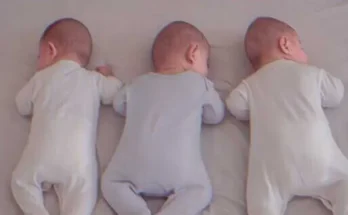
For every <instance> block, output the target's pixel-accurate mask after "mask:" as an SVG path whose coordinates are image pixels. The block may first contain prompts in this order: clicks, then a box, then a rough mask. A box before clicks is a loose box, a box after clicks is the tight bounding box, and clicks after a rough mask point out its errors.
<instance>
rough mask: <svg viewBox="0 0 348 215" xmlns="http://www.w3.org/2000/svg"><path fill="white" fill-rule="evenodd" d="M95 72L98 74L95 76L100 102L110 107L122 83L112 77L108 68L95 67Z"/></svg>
mask: <svg viewBox="0 0 348 215" xmlns="http://www.w3.org/2000/svg"><path fill="white" fill-rule="evenodd" d="M96 71H97V72H98V73H99V74H97V85H98V89H99V95H100V97H101V102H102V104H104V105H110V104H112V102H113V100H114V98H115V95H116V93H117V92H118V91H119V89H120V88H121V86H122V82H121V81H120V80H118V79H117V78H116V77H114V76H113V74H112V70H111V67H109V66H100V67H97V68H96Z"/></svg>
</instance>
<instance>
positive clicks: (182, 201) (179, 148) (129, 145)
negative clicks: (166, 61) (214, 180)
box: [102, 72, 224, 215]
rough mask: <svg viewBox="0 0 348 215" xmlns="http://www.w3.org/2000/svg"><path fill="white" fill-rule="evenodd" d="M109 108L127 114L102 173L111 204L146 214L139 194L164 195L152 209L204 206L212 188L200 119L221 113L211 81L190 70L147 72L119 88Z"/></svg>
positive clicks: (123, 211) (124, 213)
mask: <svg viewBox="0 0 348 215" xmlns="http://www.w3.org/2000/svg"><path fill="white" fill-rule="evenodd" d="M114 108H115V110H116V111H117V112H119V113H120V114H123V115H126V124H125V128H124V131H123V134H122V138H121V141H120V144H119V145H118V147H117V149H116V151H115V154H114V156H113V157H112V159H111V162H110V163H109V165H108V167H107V169H106V171H105V173H104V175H103V177H102V192H103V194H104V197H105V199H106V200H107V201H108V203H109V204H110V205H111V206H112V207H113V209H114V210H115V211H116V212H117V213H118V214H119V215H151V212H150V210H149V209H148V207H147V205H146V203H145V201H144V200H143V199H142V197H141V196H142V195H144V196H161V197H169V198H168V200H167V202H166V203H165V204H164V206H163V207H162V209H161V210H160V212H159V213H158V214H157V215H179V214H180V215H197V214H198V213H199V212H201V211H202V210H203V209H204V208H205V207H206V206H208V204H209V202H210V200H211V196H212V190H211V185H210V181H209V178H208V175H207V173H206V169H205V167H204V164H203V161H202V156H201V148H200V133H201V123H202V120H203V122H205V123H208V124H217V123H219V122H220V121H221V120H222V119H223V117H224V104H223V102H222V101H221V99H220V97H219V95H218V93H217V92H216V91H215V89H214V87H213V84H212V83H211V82H210V81H209V80H208V79H207V78H205V77H203V76H202V75H200V74H198V73H195V72H184V73H180V74H175V75H164V74H159V73H148V74H146V75H143V76H141V77H139V78H138V79H136V80H135V81H134V82H133V83H132V84H131V85H129V86H127V87H125V88H124V89H123V90H121V91H120V93H119V94H118V96H116V99H115V101H114ZM211 144H214V143H211Z"/></svg>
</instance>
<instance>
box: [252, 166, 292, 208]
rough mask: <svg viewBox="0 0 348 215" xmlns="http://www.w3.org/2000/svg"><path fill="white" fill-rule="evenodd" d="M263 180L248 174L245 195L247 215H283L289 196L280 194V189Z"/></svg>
mask: <svg viewBox="0 0 348 215" xmlns="http://www.w3.org/2000/svg"><path fill="white" fill-rule="evenodd" d="M264 178H265V177H254V175H253V173H252V172H249V176H248V182H247V194H246V195H247V196H246V197H247V209H248V214H249V215H283V214H284V213H285V210H286V206H287V204H288V201H289V200H290V196H288V195H286V196H284V193H282V194H281V193H280V192H282V191H281V188H279V187H276V185H274V184H272V182H271V181H270V180H266V179H264Z"/></svg>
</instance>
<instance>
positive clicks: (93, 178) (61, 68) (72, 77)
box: [11, 18, 121, 215]
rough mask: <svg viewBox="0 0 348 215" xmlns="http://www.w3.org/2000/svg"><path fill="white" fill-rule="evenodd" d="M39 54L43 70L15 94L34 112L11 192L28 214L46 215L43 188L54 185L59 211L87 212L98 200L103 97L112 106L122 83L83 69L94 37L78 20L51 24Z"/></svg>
mask: <svg viewBox="0 0 348 215" xmlns="http://www.w3.org/2000/svg"><path fill="white" fill-rule="evenodd" d="M39 52H40V55H39V58H38V70H39V72H37V73H35V75H34V77H33V78H31V80H30V81H29V82H28V83H27V84H26V85H25V86H24V88H23V89H22V90H21V91H20V92H19V94H18V96H17V98H16V104H17V107H18V110H19V112H20V114H22V115H32V122H31V129H30V134H29V141H28V144H27V146H26V148H25V150H24V152H23V154H22V157H21V159H20V161H19V163H18V165H17V167H16V169H15V170H14V172H13V177H12V183H11V186H12V191H13V195H14V197H15V199H16V201H17V203H18V205H19V206H20V207H21V209H22V210H23V212H24V214H28V215H29V214H30V215H48V212H47V210H46V209H45V207H44V203H43V187H44V190H45V189H47V188H49V186H50V185H53V187H54V189H55V191H56V192H57V195H58V199H59V203H60V214H61V215H89V214H91V213H92V211H93V208H94V205H95V201H96V198H97V161H96V149H95V140H96V128H97V119H98V112H99V106H100V101H102V103H104V104H112V101H113V98H114V96H115V94H116V92H117V91H118V89H119V88H120V87H121V83H120V81H119V80H117V79H116V78H114V77H111V76H109V77H104V76H103V75H101V74H98V73H96V72H92V71H88V70H86V69H85V68H84V67H85V66H86V65H87V63H88V62H89V58H90V55H91V52H92V38H91V35H90V33H89V31H88V29H87V28H86V26H84V25H83V24H82V23H81V22H79V21H77V20H74V19H71V18H65V19H60V20H58V21H56V22H54V23H53V24H51V25H50V26H48V27H47V29H46V30H45V31H44V33H43V35H42V37H41V39H40V50H39ZM100 73H103V74H106V75H111V71H110V70H108V68H107V67H100ZM43 185H44V186H43Z"/></svg>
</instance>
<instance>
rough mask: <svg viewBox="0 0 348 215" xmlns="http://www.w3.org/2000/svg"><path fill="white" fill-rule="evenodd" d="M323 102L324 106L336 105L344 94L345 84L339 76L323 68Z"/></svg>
mask: <svg viewBox="0 0 348 215" xmlns="http://www.w3.org/2000/svg"><path fill="white" fill-rule="evenodd" d="M320 76H321V78H320V88H321V89H320V90H321V104H322V106H323V107H327V108H329V107H336V106H338V105H339V104H340V103H341V100H342V98H343V96H344V85H343V83H342V81H341V80H340V79H338V78H335V77H333V76H332V75H330V74H329V73H328V72H326V71H324V70H321V73H320Z"/></svg>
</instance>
